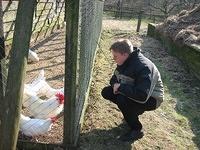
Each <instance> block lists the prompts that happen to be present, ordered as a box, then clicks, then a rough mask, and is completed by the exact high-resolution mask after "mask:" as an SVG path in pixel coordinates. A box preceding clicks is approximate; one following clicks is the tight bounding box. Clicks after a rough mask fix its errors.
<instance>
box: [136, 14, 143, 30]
mask: <svg viewBox="0 0 200 150" xmlns="http://www.w3.org/2000/svg"><path fill="white" fill-rule="evenodd" d="M143 12H144V11H142V10H141V11H140V12H139V14H138V23H137V30H136V32H140V26H141V21H142V14H143Z"/></svg>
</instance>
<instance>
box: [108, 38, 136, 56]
mask: <svg viewBox="0 0 200 150" xmlns="http://www.w3.org/2000/svg"><path fill="white" fill-rule="evenodd" d="M110 50H113V51H114V52H119V53H121V54H123V53H128V54H130V53H132V52H133V45H132V43H131V41H130V40H128V39H120V40H118V41H117V42H115V43H113V44H112V45H111V47H110Z"/></svg>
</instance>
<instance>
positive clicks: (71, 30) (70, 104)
mask: <svg viewBox="0 0 200 150" xmlns="http://www.w3.org/2000/svg"><path fill="white" fill-rule="evenodd" d="M65 16H66V47H65V105H64V114H65V115H64V139H63V144H64V145H65V146H66V145H72V146H73V145H75V144H76V143H75V138H76V137H75V132H76V131H75V128H76V127H75V123H74V122H75V120H74V119H75V112H76V109H75V107H76V106H75V102H76V93H77V90H76V86H77V58H78V25H79V0H65Z"/></svg>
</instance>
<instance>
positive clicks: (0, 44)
mask: <svg viewBox="0 0 200 150" xmlns="http://www.w3.org/2000/svg"><path fill="white" fill-rule="evenodd" d="M4 57H5V45H4V31H3V10H2V1H0V101H2V100H3V95H4V94H3V89H4V88H3V87H4V85H3V83H4V81H3V76H4V75H3V71H2V70H3V66H2V61H3V60H2V59H3V58H4ZM0 107H1V106H0Z"/></svg>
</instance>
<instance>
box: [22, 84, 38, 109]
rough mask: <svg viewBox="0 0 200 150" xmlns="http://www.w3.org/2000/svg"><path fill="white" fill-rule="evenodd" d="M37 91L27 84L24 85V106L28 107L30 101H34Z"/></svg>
mask: <svg viewBox="0 0 200 150" xmlns="http://www.w3.org/2000/svg"><path fill="white" fill-rule="evenodd" d="M36 95H37V94H36V93H35V92H33V91H32V90H31V89H30V87H29V86H27V85H26V84H25V87H24V97H23V101H22V104H23V106H24V107H28V106H29V103H30V101H32V100H31V99H32V98H33V97H36Z"/></svg>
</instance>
